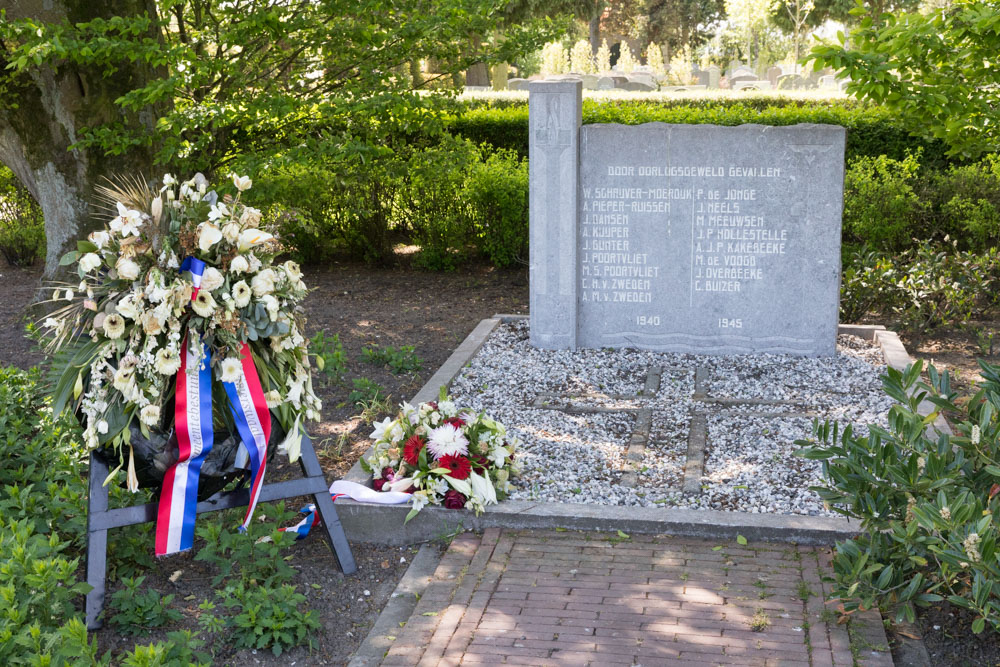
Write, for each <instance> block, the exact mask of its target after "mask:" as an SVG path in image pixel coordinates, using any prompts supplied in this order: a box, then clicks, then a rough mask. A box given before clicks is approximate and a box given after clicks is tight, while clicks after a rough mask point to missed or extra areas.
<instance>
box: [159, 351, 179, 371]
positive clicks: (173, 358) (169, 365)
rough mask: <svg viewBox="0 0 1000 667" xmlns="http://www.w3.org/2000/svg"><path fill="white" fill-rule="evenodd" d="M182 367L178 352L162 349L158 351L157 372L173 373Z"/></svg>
mask: <svg viewBox="0 0 1000 667" xmlns="http://www.w3.org/2000/svg"><path fill="white" fill-rule="evenodd" d="M180 369H181V358H180V355H178V354H177V352H175V351H173V350H168V349H167V348H163V349H161V350H160V351H159V352H157V353H156V372H157V373H159V374H161V375H173V374H175V373H176V372H177V371H179V370H180Z"/></svg>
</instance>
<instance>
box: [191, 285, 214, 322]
mask: <svg viewBox="0 0 1000 667" xmlns="http://www.w3.org/2000/svg"><path fill="white" fill-rule="evenodd" d="M216 305H217V304H216V303H215V299H213V298H212V295H211V294H210V293H209V292H207V291H205V290H198V296H196V297H195V298H194V301H192V302H191V308H192V309H193V310H194V312H196V313H197V314H198V315H201V316H202V317H211V316H212V314H213V313H215V307H216Z"/></svg>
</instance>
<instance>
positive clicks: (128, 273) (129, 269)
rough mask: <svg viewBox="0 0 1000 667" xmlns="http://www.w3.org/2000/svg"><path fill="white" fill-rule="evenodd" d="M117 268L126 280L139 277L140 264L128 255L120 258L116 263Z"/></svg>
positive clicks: (119, 274) (120, 275)
mask: <svg viewBox="0 0 1000 667" xmlns="http://www.w3.org/2000/svg"><path fill="white" fill-rule="evenodd" d="M115 270H116V271H118V276H119V277H120V278H123V279H125V280H135V279H136V278H138V277H139V265H138V264H136V263H135V262H133V261H132V260H131V259H129V258H128V257H122V258H120V259H119V260H118V263H117V264H115Z"/></svg>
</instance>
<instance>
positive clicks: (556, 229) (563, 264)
mask: <svg viewBox="0 0 1000 667" xmlns="http://www.w3.org/2000/svg"><path fill="white" fill-rule="evenodd" d="M528 90H529V95H528V128H529V133H530V135H529V139H528V158H529V161H528V181H529V204H528V210H529V224H530V235H529V239H530V264H531V269H530V276H531V277H530V291H531V301H530V308H531V344H532V345H534V346H535V347H539V348H547V349H566V348H569V349H575V348H576V335H577V289H578V286H579V278H578V270H577V261H578V259H577V215H578V197H579V180H580V159H579V156H580V125H581V119H582V100H583V82H581V81H579V80H570V81H565V80H564V81H538V82H534V83H531V84H529V86H528Z"/></svg>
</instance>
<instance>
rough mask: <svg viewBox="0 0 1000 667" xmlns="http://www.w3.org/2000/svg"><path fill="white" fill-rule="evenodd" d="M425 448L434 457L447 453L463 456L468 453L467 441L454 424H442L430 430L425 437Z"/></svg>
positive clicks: (437, 457)
mask: <svg viewBox="0 0 1000 667" xmlns="http://www.w3.org/2000/svg"><path fill="white" fill-rule="evenodd" d="M427 450H428V451H429V452H430V453H431V454H433V455H434V458H435V459H439V458H441V457H442V456H446V455H448V454H451V455H452V456H457V455H462V456H465V455H466V454H468V453H469V441H468V440H467V439H466V437H465V436H464V435H463V434H462V431H461V430H459V429H458V428H456V427H455V426H454V425H452V424H442V425H441V426H438V427H437V428H436V429H434V430H433V431H431V433H430V437H429V438H428V439H427Z"/></svg>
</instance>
